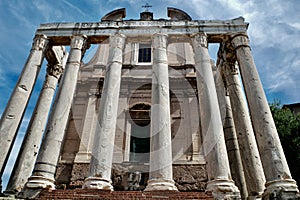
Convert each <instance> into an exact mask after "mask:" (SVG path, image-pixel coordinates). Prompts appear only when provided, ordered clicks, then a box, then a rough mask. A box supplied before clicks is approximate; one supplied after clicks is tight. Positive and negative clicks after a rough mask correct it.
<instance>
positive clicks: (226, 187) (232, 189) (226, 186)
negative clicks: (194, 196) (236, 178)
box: [206, 179, 241, 200]
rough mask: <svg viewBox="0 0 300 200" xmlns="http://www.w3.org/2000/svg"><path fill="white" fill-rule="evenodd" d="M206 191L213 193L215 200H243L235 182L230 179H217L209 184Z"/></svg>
mask: <svg viewBox="0 0 300 200" xmlns="http://www.w3.org/2000/svg"><path fill="white" fill-rule="evenodd" d="M206 191H209V192H212V195H213V197H214V199H216V200H221V199H228V200H229V199H241V194H240V191H239V189H238V187H237V186H235V185H234V182H233V181H231V180H228V179H215V180H212V181H209V182H208V183H207V187H206Z"/></svg>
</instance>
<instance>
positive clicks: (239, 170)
mask: <svg viewBox="0 0 300 200" xmlns="http://www.w3.org/2000/svg"><path fill="white" fill-rule="evenodd" d="M218 61H219V62H218V63H219V64H218V68H217V70H216V74H215V84H216V90H217V95H218V100H219V107H220V109H221V118H222V121H223V131H224V136H225V143H226V149H227V154H228V159H229V165H230V170H231V175H232V179H233V180H234V182H235V184H236V185H237V187H238V188H239V190H240V193H241V197H242V199H247V197H248V192H247V185H246V180H245V176H244V169H243V164H242V159H241V151H240V148H239V144H238V139H237V132H236V128H235V127H236V124H235V122H234V120H233V116H232V115H233V114H232V112H233V111H232V105H231V102H230V98H229V93H228V88H227V85H226V84H225V83H224V77H223V76H224V73H222V70H221V69H222V66H223V63H224V62H223V60H222V59H220V57H219V58H218Z"/></svg>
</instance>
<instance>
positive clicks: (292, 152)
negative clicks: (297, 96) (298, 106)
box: [270, 102, 300, 184]
mask: <svg viewBox="0 0 300 200" xmlns="http://www.w3.org/2000/svg"><path fill="white" fill-rule="evenodd" d="M270 108H271V112H272V115H273V118H274V121H275V124H276V127H277V131H278V134H279V137H280V140H281V144H282V147H283V150H284V153H285V156H286V159H287V162H288V164H289V167H290V171H291V174H292V176H293V178H294V179H295V180H296V181H297V183H298V184H299V183H300V113H299V114H298V115H296V114H294V113H293V112H292V111H291V110H290V109H288V108H282V106H281V105H280V103H279V102H274V103H272V104H271V105H270Z"/></svg>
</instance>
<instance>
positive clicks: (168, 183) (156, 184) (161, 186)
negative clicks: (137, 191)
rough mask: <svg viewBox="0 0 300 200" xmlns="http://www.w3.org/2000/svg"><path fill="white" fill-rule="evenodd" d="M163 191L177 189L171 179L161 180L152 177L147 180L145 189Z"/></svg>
mask: <svg viewBox="0 0 300 200" xmlns="http://www.w3.org/2000/svg"><path fill="white" fill-rule="evenodd" d="M155 190H156V191H163V190H173V191H178V190H177V187H176V186H175V182H174V181H173V180H163V179H153V180H149V181H148V185H147V187H146V188H145V190H144V191H145V192H147V191H155Z"/></svg>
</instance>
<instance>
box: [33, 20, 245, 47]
mask: <svg viewBox="0 0 300 200" xmlns="http://www.w3.org/2000/svg"><path fill="white" fill-rule="evenodd" d="M248 25H249V24H248V23H247V22H245V21H244V18H242V17H239V18H236V19H232V20H192V21H186V20H180V21H170V20H152V21H141V20H125V21H102V22H81V23H48V24H41V25H40V27H39V28H38V29H37V31H36V34H37V35H46V36H47V37H48V38H49V39H50V40H51V41H52V44H53V45H69V44H70V36H72V35H78V34H84V35H86V36H87V37H88V39H89V42H90V43H91V44H98V43H101V42H103V41H105V40H106V39H107V38H108V37H109V36H110V35H114V34H117V33H119V34H124V35H126V36H127V37H135V36H139V35H144V36H146V35H149V36H151V35H152V34H154V33H166V34H168V35H170V36H176V37H177V38H180V36H182V35H184V36H186V35H193V34H196V33H199V32H202V33H206V34H207V36H208V42H210V43H215V42H221V41H222V38H224V37H226V36H227V35H231V34H236V33H246V31H247V28H248Z"/></svg>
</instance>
